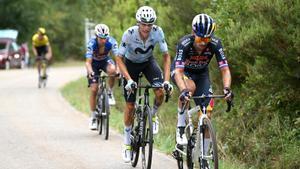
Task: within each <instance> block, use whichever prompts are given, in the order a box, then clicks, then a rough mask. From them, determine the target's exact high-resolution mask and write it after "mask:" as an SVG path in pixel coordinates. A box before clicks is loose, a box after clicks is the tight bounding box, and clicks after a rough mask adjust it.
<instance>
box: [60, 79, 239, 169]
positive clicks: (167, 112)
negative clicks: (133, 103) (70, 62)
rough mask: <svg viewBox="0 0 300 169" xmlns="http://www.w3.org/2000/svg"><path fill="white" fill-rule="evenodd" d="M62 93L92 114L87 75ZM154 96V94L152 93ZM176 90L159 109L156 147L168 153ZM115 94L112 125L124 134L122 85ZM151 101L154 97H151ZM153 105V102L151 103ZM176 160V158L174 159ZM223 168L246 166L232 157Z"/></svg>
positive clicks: (173, 127)
mask: <svg viewBox="0 0 300 169" xmlns="http://www.w3.org/2000/svg"><path fill="white" fill-rule="evenodd" d="M61 92H62V95H63V96H64V97H65V98H66V99H67V100H68V101H69V103H70V104H71V105H72V106H74V107H75V108H76V109H78V110H79V111H81V112H83V113H85V114H86V115H88V116H89V115H90V110H89V89H88V87H87V79H86V77H81V78H80V79H78V80H76V81H72V82H70V83H68V84H67V85H65V86H64V87H63V88H61ZM150 95H151V96H153V94H150ZM177 95H178V93H177V92H176V91H175V92H174V93H173V97H171V98H170V100H169V102H168V103H164V104H163V105H162V106H161V108H160V110H159V119H160V120H159V122H160V126H159V127H160V129H159V134H158V135H155V138H154V142H155V144H154V145H155V148H156V149H158V150H159V151H161V152H164V153H166V154H169V155H170V154H171V152H172V151H173V149H174V146H175V130H176V124H177V99H176V97H174V96H177ZM114 96H115V99H116V102H117V104H116V106H113V107H112V108H111V118H110V125H111V126H112V127H113V128H114V129H115V130H117V131H118V132H120V133H121V134H123V109H124V106H125V102H124V97H123V94H122V90H121V87H118V86H117V85H116V86H115V87H114ZM150 100H151V101H152V100H153V98H151V99H150ZM151 105H152V103H151ZM174 160H175V159H174ZM220 165H221V167H220V168H222V169H245V167H244V166H243V165H242V164H240V163H239V162H236V161H234V160H232V159H226V160H221V161H220Z"/></svg>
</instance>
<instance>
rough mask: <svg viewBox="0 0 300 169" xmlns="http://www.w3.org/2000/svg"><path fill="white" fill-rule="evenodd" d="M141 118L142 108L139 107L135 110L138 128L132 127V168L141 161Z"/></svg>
mask: <svg viewBox="0 0 300 169" xmlns="http://www.w3.org/2000/svg"><path fill="white" fill-rule="evenodd" d="M140 116H141V108H140V107H138V108H137V109H136V110H135V119H136V122H135V123H136V126H134V123H133V127H132V132H131V136H130V139H131V148H132V154H131V166H132V167H136V165H137V163H138V161H139V155H140V141H141V136H140V135H139V129H140V123H139V119H140Z"/></svg>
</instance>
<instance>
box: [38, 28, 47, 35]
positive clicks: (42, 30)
mask: <svg viewBox="0 0 300 169" xmlns="http://www.w3.org/2000/svg"><path fill="white" fill-rule="evenodd" d="M38 32H40V33H41V34H43V35H44V34H46V29H45V28H43V27H39V29H38Z"/></svg>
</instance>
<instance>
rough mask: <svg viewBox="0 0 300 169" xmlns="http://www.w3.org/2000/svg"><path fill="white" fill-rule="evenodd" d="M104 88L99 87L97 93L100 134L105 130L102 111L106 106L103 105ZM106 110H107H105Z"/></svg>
mask: <svg viewBox="0 0 300 169" xmlns="http://www.w3.org/2000/svg"><path fill="white" fill-rule="evenodd" d="M101 90H102V89H98V94H97V111H98V119H99V121H98V126H99V127H98V133H99V135H102V131H103V117H102V112H103V108H104V109H105V107H104V106H103V105H104V104H103V102H104V101H103V99H102V98H103V97H104V96H103V92H102V91H101ZM104 111H105V110H104Z"/></svg>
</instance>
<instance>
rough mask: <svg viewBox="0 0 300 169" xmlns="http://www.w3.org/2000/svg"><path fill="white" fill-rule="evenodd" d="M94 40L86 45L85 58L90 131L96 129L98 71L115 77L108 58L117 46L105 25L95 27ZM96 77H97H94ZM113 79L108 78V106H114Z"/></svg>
mask: <svg viewBox="0 0 300 169" xmlns="http://www.w3.org/2000/svg"><path fill="white" fill-rule="evenodd" d="M95 35H96V37H95V38H92V39H91V40H90V41H89V42H88V44H87V51H86V54H85V57H86V62H85V65H86V70H87V73H88V83H89V87H90V89H91V93H90V109H91V118H90V123H89V127H90V129H91V130H96V129H97V122H96V113H97V112H96V94H97V91H98V78H99V75H100V72H99V69H101V70H104V71H105V72H106V73H107V74H108V75H112V76H113V75H116V74H117V67H116V65H115V62H114V61H113V60H112V58H111V57H110V56H109V53H110V52H111V53H112V54H113V55H114V56H116V55H117V52H118V44H117V42H116V40H115V39H114V38H113V37H111V36H109V28H108V26H107V25H105V24H98V25H96V26H95ZM95 75H98V76H95ZM114 81H115V78H113V77H110V78H109V81H108V86H109V89H108V96H109V104H110V105H114V104H115V99H114V96H113V92H112V88H113V86H114Z"/></svg>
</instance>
